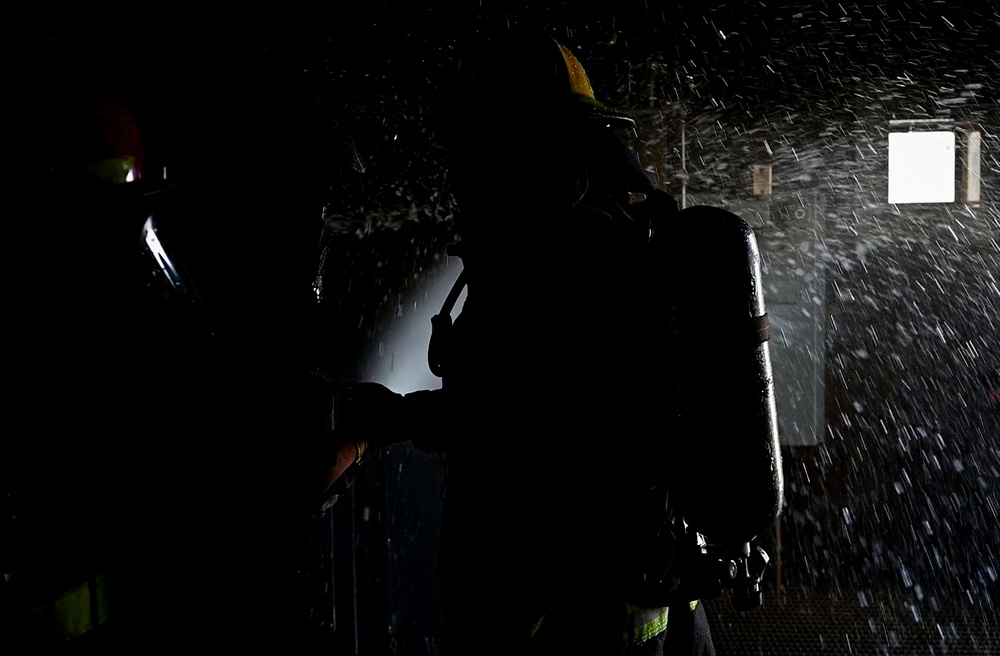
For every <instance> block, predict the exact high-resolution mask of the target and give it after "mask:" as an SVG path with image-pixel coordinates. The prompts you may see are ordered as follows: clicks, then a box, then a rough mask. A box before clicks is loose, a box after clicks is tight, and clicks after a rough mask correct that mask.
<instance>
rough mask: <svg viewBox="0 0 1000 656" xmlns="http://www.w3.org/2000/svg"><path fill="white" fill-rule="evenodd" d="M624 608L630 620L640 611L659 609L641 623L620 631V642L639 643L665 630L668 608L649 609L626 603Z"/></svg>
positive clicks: (668, 613)
mask: <svg viewBox="0 0 1000 656" xmlns="http://www.w3.org/2000/svg"><path fill="white" fill-rule="evenodd" d="M626 610H627V611H628V613H629V619H630V620H634V619H635V618H637V617H638V615H639V614H640V613H642V612H648V611H651V610H656V611H659V612H658V613H657V614H656V615H654V616H653V617H652V618H650V619H649V620H648V621H645V622H643V623H642V624H641V625H639V626H637V627H634V628H632V629H628V630H626V631H625V632H624V633H622V642H623V643H624V644H626V645H641V644H642V643H644V642H646V641H647V640H649V639H651V638H655V637H656V636H658V635H660V634H661V633H663V632H664V631H666V630H667V618H668V616H669V615H670V609H669V608H657V609H651V608H639V607H637V606H632V605H628V606H626Z"/></svg>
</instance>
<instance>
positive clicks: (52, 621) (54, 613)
mask: <svg viewBox="0 0 1000 656" xmlns="http://www.w3.org/2000/svg"><path fill="white" fill-rule="evenodd" d="M92 585H93V589H92V588H91V586H92ZM34 614H35V617H36V618H37V619H38V620H39V621H40V622H41V623H43V625H44V626H45V627H46V629H47V630H49V631H51V632H52V635H53V636H56V637H58V638H61V639H63V640H72V639H73V638H78V637H80V636H82V635H83V634H85V633H87V632H88V631H90V630H91V629H93V628H94V627H95V626H100V625H101V624H104V622H106V621H107V620H108V614H109V612H108V586H107V581H106V579H105V577H104V574H100V575H98V576H96V577H95V578H93V579H91V580H89V581H86V582H84V583H82V584H80V585H78V586H76V587H75V588H72V589H70V590H67V591H66V592H64V593H62V594H61V595H60V596H58V597H56V598H55V599H50V600H49V601H47V602H43V603H41V604H38V605H37V606H35V610H34ZM95 621H96V622H97V624H96V625H95V624H94V622H95Z"/></svg>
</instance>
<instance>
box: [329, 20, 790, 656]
mask: <svg viewBox="0 0 1000 656" xmlns="http://www.w3.org/2000/svg"><path fill="white" fill-rule="evenodd" d="M455 89H456V91H455V93H454V94H453V95H449V96H448V98H447V102H446V104H445V107H446V109H445V112H444V121H443V134H444V138H445V142H446V146H447V147H448V148H449V150H450V153H451V156H452V160H451V167H450V169H449V175H450V177H451V180H452V183H453V185H454V193H455V196H456V200H457V201H458V204H459V209H460V215H459V217H458V219H457V221H458V223H457V228H458V234H459V237H460V241H459V242H458V243H457V244H456V245H455V246H454V253H455V254H456V255H458V256H459V257H461V259H462V263H463V273H462V274H461V276H460V278H459V282H458V283H457V287H456V289H455V290H453V293H452V295H451V296H450V297H449V300H448V301H447V302H446V303H445V307H444V308H442V312H441V313H440V314H438V315H437V316H436V317H435V318H434V334H433V336H432V339H431V344H430V347H429V364H430V366H431V369H432V371H433V372H434V373H435V374H437V375H440V376H441V377H442V387H441V389H438V390H425V391H418V392H413V393H409V394H406V395H399V394H396V393H395V392H393V391H392V390H389V389H387V388H385V387H383V386H381V385H379V384H374V383H361V384H358V385H355V386H353V387H351V388H350V389H348V390H346V391H345V392H344V393H343V394H342V395H341V396H340V398H339V403H338V411H337V421H336V426H335V439H336V440H338V443H339V444H340V447H339V448H340V451H339V460H338V462H337V464H336V465H334V466H333V467H332V468H331V470H330V471H329V473H328V477H327V478H326V480H324V481H323V485H321V487H325V486H326V485H330V487H329V488H328V489H327V491H326V495H330V494H331V493H332V491H335V490H336V489H337V482H338V481H340V480H342V479H343V476H342V473H343V472H344V471H345V469H346V468H348V467H350V466H351V464H352V463H353V462H357V461H358V458H359V457H360V456H361V455H362V454H363V451H364V450H365V449H366V448H373V447H377V446H379V445H381V444H385V443H388V442H396V441H405V440H409V441H411V442H412V443H413V444H414V445H415V446H416V447H418V448H420V449H422V450H425V451H433V452H441V453H444V454H446V457H447V464H448V466H447V470H446V471H447V473H446V476H447V479H446V492H445V499H444V511H443V512H444V516H443V519H442V522H443V524H442V535H441V544H440V553H439V571H438V575H439V582H440V588H441V595H442V605H443V609H442V610H443V619H444V635H443V642H442V645H443V649H444V650H445V651H446V653H448V654H471V653H476V654H510V655H514V654H564V653H587V654H619V653H626V654H712V653H714V647H713V644H712V638H711V635H710V630H709V625H708V622H707V618H706V615H705V609H704V606H703V605H702V604H701V603H700V602H699V599H700V598H701V597H702V596H705V595H716V594H718V593H719V591H720V590H721V589H722V588H724V587H734V586H735V587H740V589H741V593H740V594H741V599H743V598H744V597H747V598H749V599H750V601H749V602H742V601H741V603H742V605H743V606H745V607H752V606H753V605H754V599H753V597H754V596H755V595H756V594H757V593H759V587H758V586H757V584H758V583H759V580H760V573H761V572H762V570H763V565H764V564H766V555H765V554H763V553H762V552H761V551H759V550H758V549H757V548H755V547H754V546H752V545H751V544H750V542H751V541H752V539H753V538H754V537H755V536H756V535H757V533H758V532H760V531H762V530H766V528H767V527H769V526H770V524H771V523H773V521H774V519H775V517H776V512H777V510H778V508H779V507H780V466H779V463H778V462H777V460H776V433H775V432H774V428H773V396H772V395H771V393H770V389H771V388H770V385H771V381H770V370H769V362H768V361H767V353H766V349H765V350H763V355H761V349H762V348H763V346H764V342H766V313H763V311H762V306H761V304H760V303H755V301H754V299H750V298H748V296H750V295H751V293H750V291H748V290H752V289H753V288H754V285H755V284H757V285H758V288H759V281H757V280H754V279H753V277H752V276H753V273H754V271H753V269H754V265H753V264H754V263H753V248H752V246H753V245H752V244H751V243H749V242H748V241H747V240H748V239H749V240H750V241H752V235H751V234H749V233H748V232H747V231H746V230H744V228H745V224H743V223H742V221H740V220H739V219H738V218H737V217H735V216H733V215H730V214H728V213H726V212H721V211H715V210H713V209H712V208H701V209H697V208H695V211H694V212H691V211H690V210H688V211H678V208H677V206H676V203H675V202H674V201H673V199H672V198H671V197H670V196H669V195H667V194H666V193H665V192H663V191H661V190H658V189H656V188H655V187H654V185H653V184H652V183H651V182H650V180H649V179H648V177H647V176H646V174H645V172H644V171H643V169H642V167H641V165H640V163H639V161H638V158H637V157H636V155H635V154H634V152H633V151H632V150H631V149H630V148H629V147H628V145H627V137H628V135H629V132H630V131H631V130H633V129H634V122H633V120H632V119H631V118H630V117H629V116H627V115H626V114H623V113H620V112H618V111H614V110H612V109H609V108H608V107H606V106H605V105H603V104H601V103H600V102H598V101H597V100H596V98H595V95H594V92H593V89H592V86H591V83H590V81H589V80H588V77H587V75H586V73H585V71H584V68H583V66H582V65H581V63H580V61H579V60H578V59H577V58H576V57H575V56H574V55H573V53H572V52H571V51H570V50H569V49H568V48H566V47H565V46H563V45H562V44H560V43H558V42H557V41H555V40H553V39H552V38H551V37H550V36H548V35H547V34H545V33H544V32H542V31H534V32H533V31H523V32H522V31H518V32H504V33H500V34H496V35H492V36H487V37H485V38H483V39H482V40H481V41H478V42H477V43H476V44H473V45H472V46H471V47H470V49H469V51H468V52H467V53H465V55H464V56H463V57H461V59H460V70H459V74H458V83H457V84H456V87H455ZM689 213H690V214H689ZM685 215H689V216H690V220H689V221H685V220H684V218H683V217H684V216H685ZM688 222H690V223H694V224H697V226H698V228H697V229H696V230H690V231H687V232H685V231H684V230H680V231H679V233H678V234H680V235H681V237H680V238H678V239H677V240H676V241H674V239H673V235H672V233H673V232H674V231H675V230H677V228H676V227H675V225H678V224H683V223H688ZM706 229H707V230H708V233H704V231H705V230H706ZM699 230H700V231H702V232H698V231H699ZM727 235H728V236H727ZM733 235H735V239H733ZM705 239H712V240H717V241H718V242H719V244H714V245H713V246H712V252H714V251H715V249H716V248H718V249H720V251H719V252H724V253H726V257H727V258H728V259H729V261H730V264H729V265H728V269H727V270H726V273H720V274H718V275H719V277H720V278H723V279H726V280H727V281H729V283H730V286H732V287H736V288H738V291H739V293H742V295H743V296H742V297H741V298H739V299H737V300H736V301H735V302H728V300H727V299H725V298H723V299H722V300H721V303H722V305H723V306H726V308H727V309H726V311H727V312H729V313H730V314H731V315H732V316H735V317H736V320H735V323H734V321H732V320H731V317H721V316H716V315H718V313H715V314H711V313H703V314H704V316H688V314H687V311H686V310H685V308H684V307H681V306H680V305H679V304H678V303H676V302H672V301H671V294H673V296H674V297H675V299H676V298H686V297H688V296H690V297H691V298H695V297H696V296H699V295H698V294H686V293H683V292H680V291H677V292H674V291H672V288H671V285H673V286H675V287H676V286H678V281H679V282H680V285H679V286H680V287H684V286H686V285H693V286H695V287H697V286H698V285H697V284H696V283H694V282H692V281H691V280H690V278H699V277H700V278H702V279H703V280H705V281H706V283H705V284H710V281H712V280H714V276H715V274H714V273H711V272H709V273H708V274H704V273H703V272H700V271H698V270H697V269H694V268H692V269H687V270H685V268H684V267H683V266H680V265H672V264H670V260H671V259H677V260H683V261H684V262H686V263H690V262H691V259H690V258H688V257H686V256H685V253H683V250H684V249H694V250H697V249H698V248H700V247H701V246H702V244H701V243H699V241H704V240H705ZM727 239H728V241H730V242H732V241H735V242H736V247H735V248H729V250H726V248H725V247H724V242H726V241H727ZM748 246H749V250H747V249H748ZM741 248H742V249H743V250H739V249H741ZM733 253H735V256H734V255H733ZM748 254H749V256H748ZM734 258H735V261H736V265H735V267H734V266H733V265H732V263H731V261H732V260H733V259H734ZM704 259H705V261H706V264H707V265H708V267H709V268H713V267H715V263H714V262H713V261H712V260H713V258H712V257H711V256H706V257H705V258H704ZM748 263H749V264H748ZM672 266H673V267H674V268H673V269H672V268H671V267H672ZM723 268H724V269H725V267H723ZM730 278H731V280H730ZM748 281H749V283H748ZM724 282H725V281H724ZM463 287H465V288H467V292H468V293H467V298H466V300H465V303H464V306H463V307H462V310H461V313H460V314H459V316H458V317H457V318H455V319H454V321H452V317H451V307H450V306H451V303H452V302H453V301H454V299H455V296H456V295H457V292H458V291H459V290H460V289H461V288H463ZM701 289H704V285H703V286H702V287H701ZM757 296H759V290H758V292H757ZM727 302H728V306H727V305H726V304H727ZM734 305H735V306H736V307H735V310H734V309H733V306H734ZM689 306H690V307H693V306H691V305H690V304H689ZM706 312H707V311H706ZM702 321H703V322H705V324H707V325H706V326H704V327H703V328H702V329H703V330H704V331H705V333H706V334H707V335H711V336H712V337H713V338H718V341H719V343H717V344H716V343H711V344H707V345H699V342H697V341H695V342H691V343H683V342H684V339H686V337H685V336H686V335H687V334H689V332H690V329H689V328H687V327H685V326H686V324H689V323H698V322H702ZM734 326H735V327H734ZM727 330H729V331H730V333H731V332H732V331H733V330H736V331H737V332H739V336H738V338H736V339H734V338H733V337H732V335H731V334H727V333H726V331H727ZM685 331H688V332H685ZM737 342H738V343H737ZM731 343H732V344H733V345H732V346H730V345H729V344H731ZM699 348H701V349H702V350H700V351H699V354H700V356H699V357H701V358H703V360H704V366H705V367H707V368H708V369H710V370H711V375H713V376H719V375H720V372H719V371H718V370H717V369H715V368H714V367H715V365H717V364H719V363H720V362H721V363H723V364H722V365H720V366H724V367H725V368H726V371H725V372H723V373H722V378H723V379H725V380H724V381H723V382H722V384H721V385H719V387H720V389H722V390H724V391H725V392H727V393H733V394H736V395H739V396H740V397H749V398H750V401H749V402H742V401H741V402H738V403H736V404H735V406H734V410H735V413H736V414H739V415H740V417H739V418H738V419H737V420H735V423H734V424H733V426H732V427H734V428H735V430H737V431H738V433H739V439H738V440H733V442H734V444H735V446H730V445H728V443H727V444H724V445H720V444H719V443H717V442H713V441H712V439H711V438H709V437H708V434H709V433H710V432H713V431H714V430H715V428H713V429H712V430H711V431H710V430H708V424H709V423H711V422H712V421H715V417H714V416H712V415H717V414H718V413H719V412H725V411H724V410H721V408H720V407H718V406H717V405H715V401H712V405H711V406H708V405H706V401H705V398H709V397H710V395H709V391H710V390H708V389H706V388H705V387H704V386H705V385H710V384H711V383H710V382H709V381H707V380H706V379H705V378H704V377H701V378H699V377H698V376H694V375H693V374H691V373H690V372H689V371H687V370H685V369H684V367H685V366H688V368H689V369H690V362H692V360H691V359H690V357H691V356H689V355H688V354H686V353H684V352H685V351H690V350H693V349H699ZM711 352H716V353H717V354H718V355H711V354H708V355H706V353H711ZM684 358H689V360H688V362H689V364H688V365H685V364H683V362H682V361H683V359H684ZM681 379H691V381H692V382H693V383H694V384H696V385H700V386H702V388H701V389H699V390H698V391H696V392H691V391H689V390H687V389H686V386H684V385H680V384H679V382H680V381H681ZM734 381H738V382H734ZM747 381H749V382H747ZM682 388H683V389H682ZM699 396H700V397H702V398H698V397H699ZM755 404H756V405H755ZM716 428H718V429H719V430H721V431H722V432H723V433H727V431H729V428H730V427H725V426H721V425H720V426H718V427H716ZM727 434H728V433H727ZM746 434H750V435H752V436H753V437H751V438H749V439H743V438H744V437H745V435H746ZM714 452H719V453H724V454H725V457H723V458H721V459H720V458H719V457H717V454H716V453H714ZM744 466H745V467H746V468H748V469H750V470H751V471H752V472H753V475H752V476H748V475H746V474H744V473H743V472H742V468H743V467H744ZM692 469H694V470H696V471H695V472H691V471H688V470H692ZM726 477H735V478H734V479H733V480H734V483H735V485H737V486H744V487H746V488H747V489H746V490H741V491H740V493H739V494H741V495H744V494H745V495H748V496H751V497H754V499H755V501H754V504H755V505H751V504H743V505H741V503H736V504H735V505H734V504H733V503H732V500H731V499H724V498H721V497H720V496H719V495H720V494H721V493H719V492H715V491H713V490H712V489H711V487H713V486H715V485H716V484H717V483H718V481H719V479H720V478H721V479H722V480H723V481H725V479H726ZM754 477H755V478H754ZM682 488H686V489H682ZM321 498H322V497H321ZM675 498H676V499H678V500H680V501H681V502H683V503H682V504H681V505H680V506H678V503H677V502H675ZM706 499H707V500H706ZM719 507H725V508H732V510H731V511H729V514H728V519H727V518H726V513H725V512H724V513H722V516H721V517H720V515H719V513H716V512H715V511H716V509H718V508H719ZM685 513H687V514H689V515H691V516H692V517H694V518H696V519H697V520H698V521H699V522H701V521H705V524H706V525H709V526H710V527H711V528H712V529H713V531H714V530H716V529H717V527H718V526H722V527H723V528H722V529H720V530H719V536H720V542H724V543H725V547H724V548H723V549H722V551H719V550H714V549H713V545H712V544H711V543H712V540H713V536H708V537H707V539H706V536H704V535H701V534H700V533H699V532H698V531H697V529H698V526H694V527H693V528H692V527H691V526H689V524H688V522H687V520H686V519H685ZM706 517H707V518H709V519H703V518H706ZM734 518H735V519H734ZM744 525H745V526H744ZM762 561H763V562H762ZM737 582H738V583H737ZM735 587H734V589H735ZM734 601H735V598H734Z"/></svg>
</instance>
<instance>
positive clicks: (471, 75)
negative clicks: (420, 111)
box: [445, 30, 635, 131]
mask: <svg viewBox="0 0 1000 656" xmlns="http://www.w3.org/2000/svg"><path fill="white" fill-rule="evenodd" d="M452 94H453V95H452V96H451V97H450V98H448V99H446V103H445V104H446V109H445V113H446V117H445V123H446V130H449V131H454V130H455V129H456V127H459V128H460V129H461V127H465V128H467V127H469V125H470V124H473V125H474V126H475V127H476V129H477V130H478V129H481V128H482V129H495V128H501V129H503V128H506V129H507V130H510V129H512V128H513V129H517V128H520V127H536V128H537V127H539V126H550V125H566V123H567V122H570V123H574V122H575V123H580V122H585V123H592V122H597V123H598V124H599V125H600V124H601V123H603V125H604V126H607V127H611V128H632V127H634V125H635V121H634V119H633V118H632V117H631V116H629V115H628V114H626V113H624V112H621V111H618V110H615V109H612V108H611V107H608V106H607V105H605V104H603V103H602V102H600V101H599V100H597V97H596V95H595V93H594V88H593V85H592V84H591V81H590V78H589V76H588V75H587V72H586V70H585V69H584V67H583V64H582V63H581V62H580V60H579V59H578V58H577V57H576V55H574V54H573V52H572V51H571V50H570V49H569V48H568V47H566V46H565V45H563V44H561V43H559V42H558V41H557V40H556V39H554V38H553V37H551V36H550V35H548V34H546V33H545V32H544V31H542V30H536V31H525V30H505V31H503V32H501V33H500V34H498V35H492V36H483V37H481V38H480V39H479V40H478V41H477V42H476V43H475V44H473V45H471V47H469V49H468V50H467V51H466V52H465V54H464V55H463V56H461V57H460V58H459V61H458V70H457V84H456V85H455V87H454V89H453V91H452ZM456 124H457V125H456ZM460 126H461V127H460Z"/></svg>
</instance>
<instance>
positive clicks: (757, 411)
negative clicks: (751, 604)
mask: <svg viewBox="0 0 1000 656" xmlns="http://www.w3.org/2000/svg"><path fill="white" fill-rule="evenodd" d="M650 244H651V248H652V249H653V257H651V258H650V260H651V262H652V264H651V267H652V271H651V277H652V278H653V279H654V280H655V281H656V284H657V285H659V286H661V288H662V296H661V298H660V299H659V304H658V310H657V312H658V313H659V314H660V317H659V319H660V321H661V324H660V325H662V326H664V334H663V339H664V340H666V349H665V352H666V354H667V357H666V360H665V362H664V367H665V369H666V384H665V385H664V389H663V394H664V395H665V397H666V398H665V399H664V404H663V407H664V420H665V424H666V428H667V432H666V441H667V446H668V451H669V453H670V456H669V464H668V468H669V470H670V474H671V475H670V480H671V481H672V483H671V486H670V488H671V489H670V503H671V505H672V506H673V508H674V509H675V510H676V511H677V512H678V514H679V515H681V516H682V517H683V519H684V520H685V521H686V522H687V523H688V525H689V526H690V527H691V528H692V529H694V530H695V531H697V532H698V533H701V534H703V535H704V536H705V538H706V539H707V540H708V541H709V542H710V543H726V544H733V543H743V542H749V541H751V540H753V539H755V538H756V537H757V536H759V535H761V534H762V533H763V532H765V531H767V530H768V529H770V528H771V527H772V526H773V525H774V522H775V521H776V520H777V517H778V515H779V513H780V511H781V506H782V495H783V477H782V471H781V454H780V450H779V445H778V430H777V422H776V410H775V398H774V381H773V376H772V371H771V359H770V352H769V349H768V340H769V338H770V327H769V323H768V317H767V312H766V310H765V304H764V294H763V289H762V286H761V264H760V252H759V249H758V246H757V241H756V237H755V235H754V233H753V230H752V229H751V228H750V226H749V224H747V222H746V221H744V220H743V219H742V218H740V217H739V216H737V215H735V214H733V213H731V212H728V211H726V210H723V209H719V208H715V207H708V206H695V207H690V208H687V209H684V210H682V211H680V212H678V213H675V214H673V215H671V216H667V217H663V218H662V220H661V221H659V223H654V225H653V228H652V235H651V240H650Z"/></svg>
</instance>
